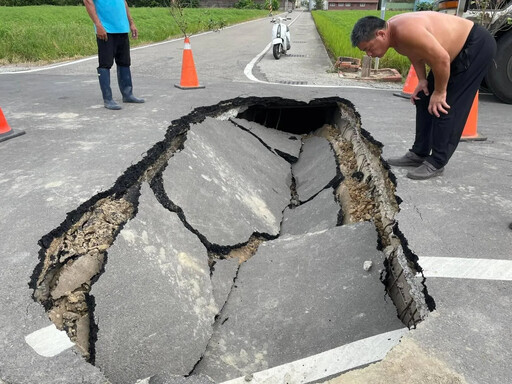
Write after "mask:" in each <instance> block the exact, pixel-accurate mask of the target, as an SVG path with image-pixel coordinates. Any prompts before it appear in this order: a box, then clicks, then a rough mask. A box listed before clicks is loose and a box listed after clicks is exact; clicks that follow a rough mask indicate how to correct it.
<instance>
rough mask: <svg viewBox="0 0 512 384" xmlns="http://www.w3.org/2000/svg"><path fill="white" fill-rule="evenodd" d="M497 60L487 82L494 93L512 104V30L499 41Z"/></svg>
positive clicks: (486, 79)
mask: <svg viewBox="0 0 512 384" xmlns="http://www.w3.org/2000/svg"><path fill="white" fill-rule="evenodd" d="M497 45H498V50H497V51H496V57H495V59H494V61H495V62H493V63H492V64H491V68H490V69H489V72H487V76H486V77H485V83H486V84H487V86H488V87H489V89H490V90H491V91H492V93H494V95H495V96H496V97H497V98H498V99H500V100H501V101H503V102H504V103H507V104H512V31H509V32H507V33H506V34H504V35H503V36H501V38H500V39H499V40H498V42H497Z"/></svg>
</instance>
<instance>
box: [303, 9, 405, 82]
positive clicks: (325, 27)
mask: <svg viewBox="0 0 512 384" xmlns="http://www.w3.org/2000/svg"><path fill="white" fill-rule="evenodd" d="M398 13H400V12H399V11H388V12H386V19H389V18H390V17H391V16H394V15H396V14H398ZM312 14H313V19H314V20H315V24H316V27H317V29H318V32H319V33H320V36H321V37H322V39H323V41H324V44H325V47H326V48H327V50H328V52H329V53H330V54H331V55H332V56H333V57H334V58H336V57H339V56H349V57H356V58H362V57H363V55H364V52H362V51H360V50H359V49H358V48H354V47H352V43H351V42H350V34H351V32H352V28H353V27H354V24H355V23H356V21H357V20H359V19H360V18H361V17H364V16H369V15H372V16H378V17H380V11H313V13H312ZM410 66H411V62H410V61H409V59H408V58H407V57H405V56H402V55H399V54H398V53H397V52H396V51H395V50H394V49H393V48H390V49H389V50H388V52H387V53H386V54H385V55H384V57H382V58H381V59H380V61H379V68H395V69H398V71H400V73H401V74H402V76H405V75H407V72H408V70H409V67H410Z"/></svg>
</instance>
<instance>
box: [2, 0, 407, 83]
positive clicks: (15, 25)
mask: <svg viewBox="0 0 512 384" xmlns="http://www.w3.org/2000/svg"><path fill="white" fill-rule="evenodd" d="M0 1H1V0H0ZM4 1H5V0H4ZM244 1H245V2H246V3H251V2H252V1H250V0H240V1H239V2H238V3H237V4H238V5H239V6H240V5H241V4H242V3H243V2H244ZM269 1H272V0H266V4H268V3H269ZM272 2H274V1H272ZM245 6H247V7H248V5H247V4H245ZM130 12H131V14H132V16H133V17H134V19H135V23H136V25H137V28H138V30H139V38H138V39H137V40H131V45H132V47H136V46H140V45H145V44H150V43H154V42H159V41H164V40H168V39H173V38H177V37H181V36H183V32H182V30H181V29H180V27H179V26H178V24H177V22H176V20H175V18H173V16H172V15H171V12H170V8H169V7H132V8H131V9H130ZM397 13H398V12H386V17H387V18H389V17H391V16H393V15H395V14H397ZM312 14H313V18H314V20H315V23H316V26H317V28H318V31H319V33H320V35H321V36H322V39H323V41H324V43H325V46H326V48H327V50H328V51H329V53H330V54H331V56H332V57H333V59H334V60H335V59H336V58H337V57H339V56H350V57H357V58H362V57H363V52H361V51H359V50H358V49H357V48H353V47H352V44H351V43H350V32H351V30H352V27H353V26H354V23H355V22H356V21H357V20H358V19H359V18H360V17H363V16H366V15H375V16H380V11H313V13H312ZM266 16H268V10H266V9H251V8H245V7H244V8H183V20H182V21H183V22H184V23H185V24H186V31H187V34H188V35H192V34H195V33H198V32H203V31H209V30H218V29H221V28H223V27H225V26H228V25H232V24H236V23H240V22H242V21H246V20H252V19H257V18H260V17H266ZM0 20H1V21H2V22H1V23H0V65H8V64H19V63H36V64H46V63H52V62H56V61H62V60H68V59H77V58H80V57H85V56H91V55H95V54H96V50H97V47H96V38H95V35H94V27H93V25H92V22H91V20H90V19H89V15H88V14H87V11H86V10H85V7H83V6H80V5H78V6H51V5H41V6H25V7H2V6H0ZM379 66H380V68H386V67H387V68H396V69H398V70H399V71H400V73H402V75H404V76H405V75H406V74H407V71H408V69H409V67H410V62H409V61H408V59H407V58H405V57H403V56H400V55H398V54H397V53H396V52H395V51H394V50H393V49H390V50H389V51H388V53H387V54H386V55H385V56H384V57H383V58H382V59H381V61H380V65H379Z"/></svg>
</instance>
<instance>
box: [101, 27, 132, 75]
mask: <svg viewBox="0 0 512 384" xmlns="http://www.w3.org/2000/svg"><path fill="white" fill-rule="evenodd" d="M96 42H97V43H98V61H99V66H98V68H106V69H110V68H112V65H113V64H114V59H115V61H116V64H117V65H118V66H121V67H129V66H130V64H131V59H130V39H129V38H128V33H108V34H107V41H105V40H100V39H98V38H96Z"/></svg>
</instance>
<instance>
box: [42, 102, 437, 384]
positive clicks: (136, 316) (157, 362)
mask: <svg viewBox="0 0 512 384" xmlns="http://www.w3.org/2000/svg"><path fill="white" fill-rule="evenodd" d="M205 111H208V112H207V113H206V112H205ZM304 116H308V118H307V119H305V118H304ZM378 154H379V145H378V143H376V142H374V141H372V139H371V137H369V136H368V135H367V134H366V137H365V135H363V134H362V133H361V130H360V122H359V121H358V115H357V113H355V111H354V110H353V108H352V106H351V105H350V103H348V102H346V101H343V100H342V99H326V100H321V99H320V100H315V101H314V102H312V103H310V104H309V105H307V104H304V103H299V102H294V101H293V100H283V99H275V98H268V99H265V98H263V99H261V98H250V99H245V100H244V99H237V100H228V101H224V102H222V103H220V104H219V105H218V106H216V107H215V106H214V107H213V108H212V107H209V108H204V109H203V110H199V111H195V112H194V113H192V114H191V115H189V116H185V117H184V118H182V119H179V120H177V121H176V122H174V123H173V125H171V126H170V127H169V130H168V132H167V135H166V140H164V141H163V142H160V143H157V144H156V145H155V146H154V147H153V148H152V149H151V150H150V151H148V155H147V157H146V158H144V159H143V160H142V161H141V162H140V163H139V164H136V165H134V166H132V167H131V168H130V169H129V170H127V172H125V173H124V174H123V175H122V176H120V178H119V179H118V181H117V183H116V186H115V187H114V188H113V189H112V190H110V191H107V192H104V193H102V194H100V195H98V196H94V197H92V198H91V199H90V200H89V201H88V202H86V203H84V204H83V205H82V206H81V207H79V208H78V209H77V210H75V211H74V212H72V213H71V214H70V215H69V216H68V219H67V220H66V221H65V222H64V223H63V224H62V225H61V226H60V227H59V228H56V229H55V230H54V231H52V232H51V233H49V234H48V235H46V236H45V237H44V238H43V239H42V241H41V244H42V245H43V248H42V249H41V252H40V256H41V263H40V264H39V266H38V267H37V268H36V271H35V272H34V280H33V288H34V289H35V293H34V297H35V298H36V299H37V300H38V301H40V302H41V303H42V304H44V305H45V307H46V308H47V309H48V311H49V315H50V318H51V319H52V321H53V322H54V323H55V324H56V326H57V327H58V328H59V329H62V330H65V331H66V332H67V334H68V336H69V337H70V339H71V340H73V341H74V342H75V343H76V344H77V346H78V348H79V350H81V351H82V355H83V356H84V357H85V358H86V359H88V361H90V362H91V363H92V364H94V365H96V366H97V367H99V368H100V369H101V371H102V372H104V374H105V375H106V377H107V378H108V379H109V380H110V381H111V382H113V383H130V382H133V383H134V382H135V381H137V380H141V379H146V378H148V377H159V378H162V377H166V378H167V380H171V378H176V377H179V376H183V377H185V376H188V377H196V378H197V377H209V378H212V379H213V380H214V381H215V382H221V381H224V380H229V379H234V378H236V377H239V376H245V375H248V374H252V373H254V372H257V371H262V370H265V369H267V368H271V367H275V366H278V365H281V364H285V363H289V362H290V361H294V360H298V359H301V358H304V357H308V356H311V355H315V354H318V353H321V352H323V351H325V350H326V349H332V348H336V347H339V346H341V345H345V344H349V343H351V342H355V341H358V340H361V339H365V338H368V337H371V336H374V335H378V334H383V333H386V332H391V331H394V330H402V329H404V327H405V325H408V326H414V325H415V324H416V323H417V322H419V321H421V319H422V318H423V317H424V316H425V315H426V312H427V311H428V308H427V302H426V300H425V297H424V295H423V293H424V292H425V287H424V286H422V285H421V283H420V282H418V281H417V280H416V279H415V278H411V276H414V275H415V274H416V272H417V271H416V270H414V269H413V270H410V269H409V267H407V266H406V268H405V271H404V269H403V267H401V265H400V262H399V259H403V260H405V256H404V254H403V251H402V250H401V244H400V241H399V240H398V238H397V237H396V236H395V235H394V234H393V226H395V223H394V221H393V220H394V219H393V216H394V214H395V213H396V211H397V203H396V202H395V201H394V194H393V191H394V188H393V183H392V181H391V180H390V179H389V176H388V174H387V170H386V167H385V166H384V164H382V163H381V160H380V158H379V155H378ZM254 239H258V241H256V242H255V241H254ZM384 248H385V252H383V250H384ZM240 255H244V256H243V258H241V257H240ZM403 260H402V261H403ZM411 262H412V263H413V264H412V265H414V260H411ZM402 265H407V263H405V264H404V263H402ZM397 270H399V272H398V274H397ZM418 270H419V268H418ZM404 272H405V273H404ZM394 273H395V274H397V275H398V276H395V275H394ZM399 280H400V281H399ZM389 281H392V283H391V284H389ZM383 283H387V287H385V285H384V284H383ZM404 284H405V286H404ZM397 287H401V289H397ZM386 291H387V293H388V294H390V295H391V296H387V295H385V292H386ZM410 292H416V293H415V294H414V293H413V296H410ZM404 295H405V296H408V299H405V300H404ZM135 298H136V299H135ZM427 299H428V300H430V299H429V298H428V297H427ZM393 302H395V304H396V305H397V306H398V309H397V307H395V306H394V305H393ZM399 318H400V319H401V320H402V321H403V322H401V321H400V320H399ZM404 323H405V325H404ZM197 375H202V376H197ZM203 375H204V376H203ZM172 380H174V379H172ZM176 380H178V379H176ZM170 382H172V381H170Z"/></svg>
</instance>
